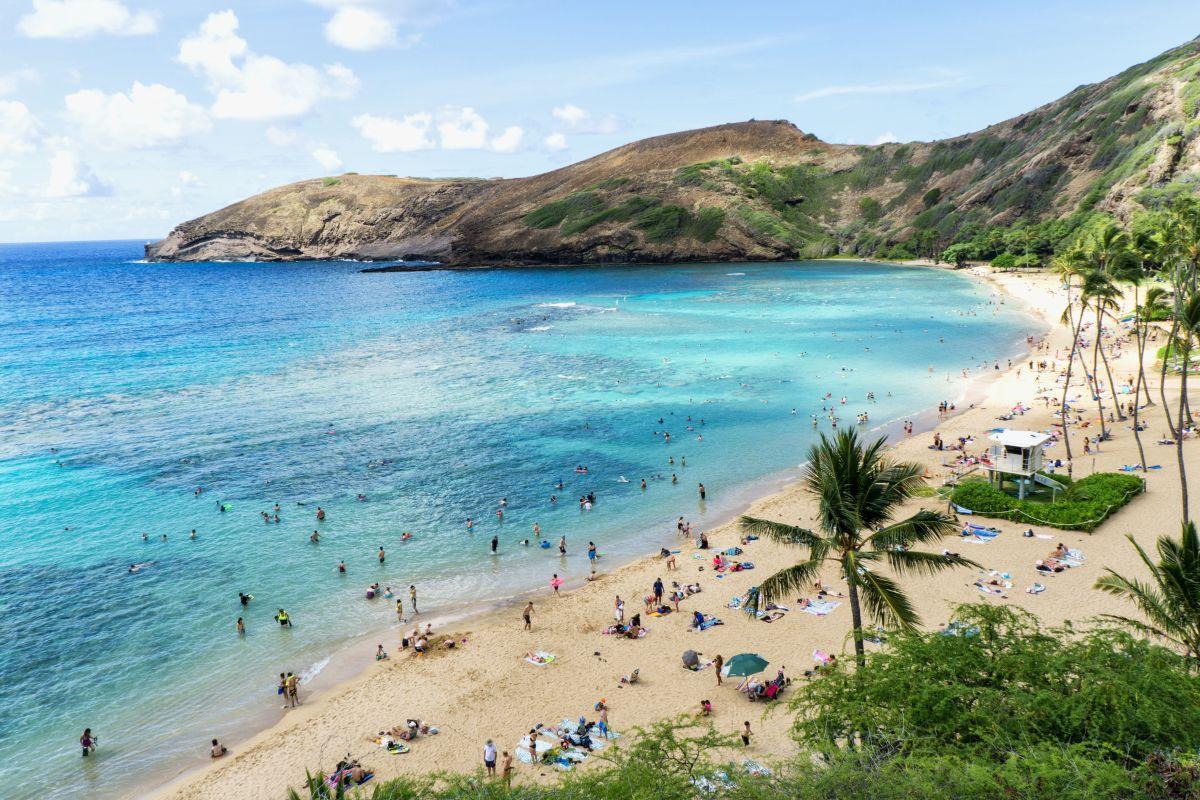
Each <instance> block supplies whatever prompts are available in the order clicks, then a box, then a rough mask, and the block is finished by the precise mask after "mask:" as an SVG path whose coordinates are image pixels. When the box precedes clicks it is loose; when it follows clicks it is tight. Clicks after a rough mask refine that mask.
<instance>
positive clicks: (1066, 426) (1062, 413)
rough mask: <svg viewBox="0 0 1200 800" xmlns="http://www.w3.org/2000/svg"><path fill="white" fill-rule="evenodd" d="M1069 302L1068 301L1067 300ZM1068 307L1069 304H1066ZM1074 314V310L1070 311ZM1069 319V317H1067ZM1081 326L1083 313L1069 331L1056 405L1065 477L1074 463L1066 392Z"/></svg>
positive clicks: (1069, 383)
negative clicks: (1064, 454) (1064, 449)
mask: <svg viewBox="0 0 1200 800" xmlns="http://www.w3.org/2000/svg"><path fill="white" fill-rule="evenodd" d="M1068 303H1069V301H1068ZM1067 308H1068V309H1070V308H1071V306H1070V305H1069V304H1068V306H1067ZM1071 313H1072V316H1074V312H1071ZM1068 321H1070V318H1068ZM1082 326H1083V314H1082V313H1081V314H1080V315H1079V323H1077V324H1075V325H1074V326H1073V329H1072V331H1071V334H1072V337H1071V354H1070V355H1069V356H1067V378H1066V380H1065V381H1063V396H1062V403H1061V404H1060V405H1059V407H1058V414H1059V419H1060V420H1061V421H1062V429H1063V444H1064V445H1066V447H1067V477H1071V471H1072V465H1073V464H1074V460H1073V457H1072V455H1071V431H1070V423H1069V421H1068V420H1067V394H1068V392H1070V390H1071V369H1072V368H1073V367H1074V366H1075V351H1076V350H1077V349H1078V348H1079V329H1080V328H1081V327H1082Z"/></svg>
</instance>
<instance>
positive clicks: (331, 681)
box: [131, 259, 1053, 799]
mask: <svg viewBox="0 0 1200 800" xmlns="http://www.w3.org/2000/svg"><path fill="white" fill-rule="evenodd" d="M812 260H820V259H812ZM838 260H843V259H838ZM855 260H859V259H855ZM878 263H888V264H893V265H896V266H908V267H917V268H927V269H943V270H948V267H947V265H933V264H923V263H910V262H905V263H896V262H878ZM948 271H950V270H948ZM952 271H959V272H962V271H963V270H952ZM971 277H972V278H973V279H978V280H980V281H982V282H983V283H985V284H987V285H988V286H990V287H991V288H992V289H993V291H994V292H996V293H997V294H999V295H1000V296H1001V297H1003V298H1004V299H1005V300H1016V301H1017V302H1020V303H1022V306H1023V308H1022V310H1023V311H1024V312H1025V313H1026V314H1027V315H1028V316H1029V318H1030V320H1031V321H1033V322H1036V323H1037V324H1038V325H1039V326H1040V327H1041V328H1042V330H1041V337H1045V336H1046V335H1047V334H1048V332H1049V331H1050V330H1051V329H1052V328H1053V325H1052V323H1051V321H1050V320H1049V318H1047V317H1046V315H1044V314H1042V313H1040V312H1039V310H1038V309H1037V308H1036V307H1034V306H1032V305H1031V304H1029V303H1027V302H1025V301H1024V300H1023V298H1021V297H1019V296H1018V295H1016V294H1013V293H1012V292H1010V291H1009V290H1008V288H1007V287H1005V286H1004V285H1003V284H1002V283H1000V282H997V281H995V280H992V279H991V277H990V276H988V275H982V274H980V273H978V272H971ZM1032 335H1034V337H1035V339H1037V338H1039V336H1038V334H1037V333H1033V334H1032ZM1015 344H1016V343H1015ZM1015 349H1016V350H1017V351H1018V352H1017V353H1014V354H1013V356H1012V358H1013V359H1014V360H1017V361H1019V360H1020V358H1022V356H1023V355H1024V354H1028V353H1029V352H1030V351H1029V349H1028V343H1027V342H1020V343H1019V344H1018V345H1017V347H1016V348H1015ZM1003 357H1004V356H1003V355H1002V356H1001V358H1003ZM1009 371H1010V370H1007V369H1004V368H1003V367H1002V368H1001V370H1000V371H997V372H994V373H993V372H988V373H983V374H978V375H973V376H970V377H968V378H966V379H961V378H960V379H958V380H956V381H954V382H953V385H955V386H956V388H957V395H956V396H955V397H953V398H944V399H948V400H951V402H953V403H954V404H955V406H956V408H955V411H953V412H950V413H949V414H946V415H939V414H938V413H937V412H936V410H934V409H932V408H925V409H920V410H917V411H914V412H912V413H911V414H909V415H904V416H901V417H898V418H896V419H894V420H890V421H887V422H884V423H881V424H879V425H877V426H875V427H873V428H869V429H867V430H868V431H869V433H870V435H871V436H872V437H875V436H884V437H885V438H887V439H888V445H887V449H888V450H889V451H895V449H896V447H897V444H898V442H902V441H904V440H905V439H910V438H913V437H916V436H919V435H921V434H925V433H929V432H932V431H934V430H937V429H938V428H939V427H940V426H943V425H946V424H948V423H951V422H952V421H953V420H955V419H956V418H958V417H960V416H961V415H963V414H966V413H967V412H968V411H970V410H971V409H973V408H975V404H976V402H978V401H980V400H982V399H983V398H985V397H986V396H987V394H988V388H989V387H990V386H991V385H992V384H994V383H996V382H997V381H998V380H1000V379H1001V378H1002V377H1003V376H1004V375H1005V374H1007V373H1008V372H1009ZM935 402H936V400H931V403H935ZM904 419H909V420H911V421H912V423H913V436H912V437H904V436H903V433H902V423H903V421H904ZM897 434H899V435H898V436H897ZM802 467H803V465H802V464H800V465H797V466H795V467H791V468H787V469H784V470H780V471H777V472H775V473H772V474H768V475H765V476H762V477H760V478H758V479H755V480H754V481H751V482H749V483H747V484H745V485H744V486H742V487H739V488H738V489H736V490H735V493H736V494H737V495H738V498H737V500H736V501H735V502H734V503H733V504H731V506H730V508H729V510H728V511H726V512H725V513H722V514H721V515H719V516H718V517H715V518H714V519H713V520H712V521H711V522H708V523H707V524H706V526H705V528H704V529H703V530H704V531H705V532H706V533H708V535H709V536H710V539H713V540H717V539H726V538H728V536H729V534H730V533H731V532H732V531H734V529H736V523H737V519H738V518H739V517H740V516H742V515H743V514H746V513H752V512H753V513H761V511H757V512H756V510H758V509H764V508H770V507H772V506H774V505H776V504H777V503H778V502H779V501H781V500H783V499H786V498H788V497H789V496H790V495H792V494H794V493H795V492H797V491H800V489H799V488H798V487H799V476H800V472H799V471H800V470H801V469H802ZM697 532H698V531H697ZM656 536H657V535H656ZM671 538H672V537H670V536H669V534H662V535H661V538H660V539H658V542H659V543H660V544H661V545H662V546H668V545H669V542H670V540H671ZM660 563H661V559H660V558H659V556H658V555H657V554H656V553H653V552H652V553H648V554H644V555H637V556H634V555H630V556H628V557H627V560H625V561H621V562H618V563H617V565H616V566H614V567H613V568H612V569H609V570H606V571H603V572H599V573H597V575H598V578H597V580H596V581H594V582H588V581H582V582H578V581H576V582H572V584H568V585H565V586H564V590H563V592H562V594H561V597H559V598H555V597H553V596H552V595H550V594H549V591H550V590H549V589H548V588H547V587H545V586H543V585H538V586H534V587H530V588H529V589H527V590H524V591H520V592H517V593H516V594H513V595H509V596H506V597H501V598H496V599H492V600H488V601H486V606H485V607H484V608H482V609H480V608H477V606H478V603H477V602H472V603H463V604H461V605H460V606H457V607H455V608H451V609H441V610H439V612H434V613H433V614H432V615H431V616H429V617H427V618H426V617H422V618H421V620H420V623H421V624H422V625H423V624H425V623H426V622H430V623H432V624H434V626H435V627H434V630H435V633H442V632H446V631H447V630H452V631H454V633H453V634H452V635H453V636H454V637H456V638H457V637H461V636H462V635H463V632H464V631H465V632H467V634H468V636H471V635H474V634H473V632H474V631H476V630H481V629H492V628H497V627H500V626H501V625H502V624H503V623H502V622H501V620H509V621H510V622H511V619H513V618H516V617H517V616H518V614H519V608H520V606H522V605H523V604H524V603H525V602H527V601H530V600H532V601H535V603H536V602H554V603H556V604H557V603H559V602H562V603H569V602H572V601H573V600H575V599H576V598H577V597H579V596H580V595H581V594H583V593H585V592H587V591H588V590H589V589H591V588H592V587H593V586H595V585H598V584H617V583H625V582H626V581H628V580H629V579H630V578H631V577H632V576H635V575H637V574H638V573H641V572H644V571H646V570H647V569H649V568H651V567H654V566H655V565H658V564H660ZM681 566H682V565H681ZM473 606H476V608H474V610H470V611H468V610H467V609H468V608H471V607H473ZM681 609H682V606H681ZM732 613H734V612H729V611H726V614H732ZM411 621H412V620H410V622H411ZM446 626H449V627H446ZM404 627H405V628H406V627H407V623H406V625H405V626H404ZM398 630H400V626H398V625H397V624H396V623H394V622H393V623H389V624H388V625H387V626H386V627H382V628H380V629H378V630H376V631H371V632H368V633H364V634H360V635H357V636H355V637H352V638H351V639H349V640H346V641H344V642H342V643H340V644H339V645H337V647H336V648H335V649H334V650H333V652H332V653H331V654H330V655H329V656H328V662H329V663H328V665H327V666H326V667H325V668H324V669H323V670H322V671H321V673H320V674H319V675H318V676H317V680H316V681H314V684H315V686H314V688H313V689H312V691H311V692H310V693H309V694H308V696H307V697H306V698H305V702H304V705H303V706H301V708H300V709H297V710H293V711H291V712H289V713H288V714H286V715H284V716H282V717H281V718H278V719H275V721H273V722H270V721H267V720H266V719H265V717H267V716H271V715H268V714H267V713H266V711H265V710H264V712H263V715H262V717H260V722H259V724H251V725H249V726H248V727H249V728H251V729H253V732H252V733H250V734H249V735H248V736H236V735H235V736H233V737H230V738H229V739H228V741H227V742H226V744H228V745H229V746H230V750H231V754H232V755H236V754H237V753H238V752H240V751H243V750H254V749H257V748H260V747H263V746H265V745H268V744H269V742H270V741H271V740H272V738H273V737H274V736H275V735H277V734H278V733H279V732H280V731H282V730H284V729H287V728H292V727H295V725H303V724H304V723H305V722H306V721H308V720H309V719H311V718H317V717H319V716H320V714H321V712H322V711H324V710H326V709H328V708H330V707H331V706H335V705H337V704H338V702H339V701H340V700H341V699H342V698H347V697H350V696H353V695H355V694H356V693H357V692H359V691H361V690H362V688H363V687H364V685H365V684H368V683H369V682H370V681H371V680H372V678H373V677H375V676H376V675H378V674H379V671H380V670H379V669H378V667H379V663H378V662H376V661H375V660H374V658H373V657H370V656H368V655H367V654H368V653H369V652H371V651H373V647H372V646H371V645H372V643H373V642H377V641H384V642H388V641H391V640H392V637H394V636H396V632H397V631H398ZM388 649H389V650H391V647H389V648H388ZM451 657H454V656H451ZM404 660H407V658H405V659H404ZM384 663H385V664H386V663H387V662H384ZM391 663H392V665H393V666H394V665H396V664H397V663H403V662H402V661H401V660H400V659H397V660H396V661H393V662H391ZM322 678H324V679H325V680H322ZM222 741H223V742H224V741H225V739H222ZM227 763H228V760H222V761H215V762H211V761H201V762H199V763H197V764H194V765H192V766H190V767H186V768H184V769H183V770H181V771H179V772H177V773H176V774H174V775H173V776H171V777H170V778H168V779H167V780H166V781H165V782H164V781H162V780H161V779H159V780H157V781H154V782H147V783H146V784H143V786H142V787H141V790H140V792H138V791H135V792H134V793H133V794H132V795H131V796H150V797H153V798H159V799H165V798H171V797H189V796H191V795H189V794H188V790H189V789H190V788H191V787H193V786H195V785H196V784H198V783H200V782H202V781H204V780H205V779H206V777H207V776H209V775H212V774H214V773H219V772H220V771H221V768H222V767H224V766H225V765H226V764H227ZM309 766H310V767H314V765H309ZM314 768H315V767H314ZM147 792H148V794H147ZM279 794H280V795H281V794H282V791H280V792H279Z"/></svg>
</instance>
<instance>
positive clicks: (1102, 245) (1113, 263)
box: [1087, 222, 1137, 431]
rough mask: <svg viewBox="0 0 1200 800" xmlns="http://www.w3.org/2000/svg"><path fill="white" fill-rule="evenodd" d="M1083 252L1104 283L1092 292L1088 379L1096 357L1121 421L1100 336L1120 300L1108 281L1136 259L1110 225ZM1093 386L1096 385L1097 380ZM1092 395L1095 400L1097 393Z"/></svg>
mask: <svg viewBox="0 0 1200 800" xmlns="http://www.w3.org/2000/svg"><path fill="white" fill-rule="evenodd" d="M1087 252H1088V257H1089V260H1090V261H1091V265H1092V267H1093V269H1095V270H1096V271H1097V272H1098V273H1100V274H1101V275H1103V276H1104V280H1103V281H1098V282H1097V287H1096V289H1095V290H1094V291H1093V292H1092V301H1093V303H1094V304H1095V306H1096V342H1095V346H1094V348H1093V350H1092V375H1094V376H1096V377H1097V378H1098V377H1099V376H1098V375H1097V372H1096V366H1097V365H1096V356H1097V354H1099V356H1100V357H1101V358H1102V359H1103V360H1104V373H1105V375H1106V376H1107V377H1108V387H1109V390H1110V391H1111V392H1112V393H1113V405H1115V406H1116V407H1117V419H1119V420H1122V421H1123V420H1124V419H1125V413H1124V412H1123V411H1121V404H1120V403H1117V402H1116V397H1117V389H1116V386H1114V385H1113V379H1112V370H1111V369H1110V368H1109V366H1108V356H1107V355H1105V353H1104V348H1103V347H1102V341H1101V340H1102V337H1101V335H1100V333H1101V330H1102V329H1103V327H1104V316H1105V314H1106V313H1108V314H1110V315H1111V312H1112V311H1113V310H1115V309H1116V308H1117V298H1118V297H1120V296H1121V292H1120V290H1118V289H1117V288H1116V286H1114V285H1113V283H1112V279H1113V278H1116V277H1117V276H1119V275H1120V274H1121V273H1122V272H1124V271H1125V270H1126V269H1128V268H1130V267H1131V266H1134V265H1136V263H1137V259H1136V257H1135V256H1134V254H1133V252H1132V251H1131V250H1130V240H1129V234H1127V233H1125V231H1123V230H1121V229H1120V228H1118V227H1117V226H1116V225H1115V224H1114V223H1111V222H1109V223H1107V224H1105V225H1104V226H1103V227H1101V228H1100V229H1099V230H1097V231H1096V232H1095V233H1094V234H1093V236H1092V238H1091V241H1090V243H1089V245H1088V249H1087ZM1096 383H1097V384H1099V380H1097V381H1096ZM1096 394H1097V396H1099V391H1097V393H1096ZM1100 416H1101V420H1100V427H1101V429H1102V431H1103V429H1104V415H1103V413H1101V415H1100Z"/></svg>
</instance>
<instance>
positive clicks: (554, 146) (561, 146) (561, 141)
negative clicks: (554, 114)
mask: <svg viewBox="0 0 1200 800" xmlns="http://www.w3.org/2000/svg"><path fill="white" fill-rule="evenodd" d="M542 144H544V145H546V147H547V148H548V149H550V150H553V151H555V152H558V151H559V150H566V149H567V137H566V136H564V135H562V134H561V133H552V134H550V135H549V136H547V137H546V138H545V139H543V140H542Z"/></svg>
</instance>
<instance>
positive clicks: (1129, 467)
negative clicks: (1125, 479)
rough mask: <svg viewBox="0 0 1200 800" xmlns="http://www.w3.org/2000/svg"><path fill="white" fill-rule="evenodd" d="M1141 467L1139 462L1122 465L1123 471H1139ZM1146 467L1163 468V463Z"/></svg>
mask: <svg viewBox="0 0 1200 800" xmlns="http://www.w3.org/2000/svg"><path fill="white" fill-rule="evenodd" d="M1140 469H1141V467H1140V466H1138V465H1137V464H1125V465H1123V466H1122V467H1121V471H1122V472H1137V471H1138V470H1140ZM1146 469H1162V464H1153V465H1151V466H1149V467H1146Z"/></svg>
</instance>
